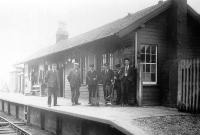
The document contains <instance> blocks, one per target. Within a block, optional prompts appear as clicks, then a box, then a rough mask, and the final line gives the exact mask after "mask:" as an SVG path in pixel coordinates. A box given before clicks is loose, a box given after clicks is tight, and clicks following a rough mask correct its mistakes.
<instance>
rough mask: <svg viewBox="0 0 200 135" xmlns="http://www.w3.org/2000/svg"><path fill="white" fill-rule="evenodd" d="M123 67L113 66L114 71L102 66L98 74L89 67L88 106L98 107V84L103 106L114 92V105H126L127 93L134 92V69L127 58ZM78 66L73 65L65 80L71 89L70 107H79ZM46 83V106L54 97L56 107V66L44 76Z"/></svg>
mask: <svg viewBox="0 0 200 135" xmlns="http://www.w3.org/2000/svg"><path fill="white" fill-rule="evenodd" d="M123 65H124V66H122V67H121V65H120V64H117V65H115V70H112V69H110V68H109V64H108V63H105V64H104V70H103V71H102V72H101V73H100V74H98V73H97V71H96V70H95V68H94V64H90V65H89V71H88V72H87V75H86V84H87V86H88V91H89V104H91V105H96V106H98V105H99V92H98V82H102V84H103V92H104V100H105V104H107V103H108V102H110V101H111V100H112V99H113V96H112V94H113V92H114V91H116V95H117V97H116V104H120V105H121V106H124V105H128V93H129V91H130V90H135V89H134V88H135V87H134V86H135V79H136V72H135V69H134V68H133V67H132V66H130V60H129V58H125V59H124V64H123ZM80 77H81V76H80V69H79V64H78V63H74V68H73V69H72V70H71V71H70V73H69V75H68V77H67V79H68V81H69V83H70V88H71V102H72V105H80V103H79V102H78V99H79V96H80V87H81V78H80ZM46 83H47V88H48V105H49V106H51V98H52V96H53V97H54V106H55V105H57V90H59V89H60V86H59V76H58V71H57V70H56V64H53V65H52V70H49V71H48V72H47V74H46Z"/></svg>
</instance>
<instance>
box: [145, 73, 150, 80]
mask: <svg viewBox="0 0 200 135" xmlns="http://www.w3.org/2000/svg"><path fill="white" fill-rule="evenodd" d="M145 82H151V73H145Z"/></svg>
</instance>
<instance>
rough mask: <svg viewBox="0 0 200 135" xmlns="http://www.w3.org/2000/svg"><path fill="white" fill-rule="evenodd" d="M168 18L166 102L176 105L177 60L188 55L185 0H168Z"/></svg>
mask: <svg viewBox="0 0 200 135" xmlns="http://www.w3.org/2000/svg"><path fill="white" fill-rule="evenodd" d="M170 2H171V7H170V9H169V18H168V32H169V33H168V35H169V37H168V39H169V40H168V52H169V53H168V59H169V60H168V63H167V64H168V65H169V67H168V69H169V76H168V78H169V82H168V84H169V88H168V90H169V91H168V93H169V97H168V102H169V104H171V105H174V106H176V105H177V95H178V93H177V89H178V61H180V60H181V59H183V58H186V57H188V56H189V54H188V52H189V51H187V48H188V41H187V40H188V39H187V0H170Z"/></svg>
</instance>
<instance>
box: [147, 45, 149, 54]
mask: <svg viewBox="0 0 200 135" xmlns="http://www.w3.org/2000/svg"><path fill="white" fill-rule="evenodd" d="M146 49H147V50H146V53H148V54H150V46H149V45H148V46H146Z"/></svg>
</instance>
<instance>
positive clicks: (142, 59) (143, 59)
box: [141, 54, 145, 62]
mask: <svg viewBox="0 0 200 135" xmlns="http://www.w3.org/2000/svg"><path fill="white" fill-rule="evenodd" d="M141 62H145V54H141Z"/></svg>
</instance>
